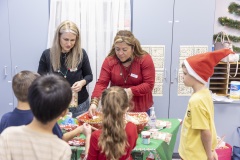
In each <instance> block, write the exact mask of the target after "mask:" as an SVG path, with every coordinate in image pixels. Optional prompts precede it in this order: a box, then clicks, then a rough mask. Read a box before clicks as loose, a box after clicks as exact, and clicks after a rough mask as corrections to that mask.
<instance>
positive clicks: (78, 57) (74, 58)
mask: <svg viewBox="0 0 240 160" xmlns="http://www.w3.org/2000/svg"><path fill="white" fill-rule="evenodd" d="M65 32H71V33H73V34H75V35H76V41H75V44H74V46H73V48H72V49H71V51H70V52H69V54H68V56H67V59H66V61H65V64H66V67H67V68H77V67H78V64H79V63H80V62H81V61H82V58H83V53H82V49H81V35H80V32H79V29H78V27H77V25H76V24H75V23H73V22H71V21H68V20H66V21H63V22H62V23H61V24H60V25H59V26H58V28H57V30H56V32H55V35H54V39H53V45H52V47H51V48H50V57H51V64H52V67H53V70H54V71H55V72H56V71H57V70H59V69H60V67H61V63H60V57H61V52H62V47H61V45H60V36H61V34H63V33H65Z"/></svg>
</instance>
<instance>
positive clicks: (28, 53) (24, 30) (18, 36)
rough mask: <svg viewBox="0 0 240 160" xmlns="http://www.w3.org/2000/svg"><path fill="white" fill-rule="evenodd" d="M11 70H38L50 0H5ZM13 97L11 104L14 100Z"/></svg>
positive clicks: (15, 71)
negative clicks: (7, 12) (7, 5)
mask: <svg viewBox="0 0 240 160" xmlns="http://www.w3.org/2000/svg"><path fill="white" fill-rule="evenodd" d="M8 4H9V7H8V8H9V24H10V25H9V28H10V40H11V58H12V74H13V75H15V74H16V73H18V72H20V71H22V70H30V71H35V72H36V71H37V68H38V63H39V59H40V56H41V54H42V52H43V51H44V50H45V49H46V46H47V35H48V21H49V1H48V0H41V1H32V0H18V1H16V0H8ZM16 101H17V100H16V98H14V104H16V103H17V102H16Z"/></svg>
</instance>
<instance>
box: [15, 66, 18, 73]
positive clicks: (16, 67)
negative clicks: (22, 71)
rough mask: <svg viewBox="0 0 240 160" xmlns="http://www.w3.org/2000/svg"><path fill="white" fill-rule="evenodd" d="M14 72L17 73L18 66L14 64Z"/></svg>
mask: <svg viewBox="0 0 240 160" xmlns="http://www.w3.org/2000/svg"><path fill="white" fill-rule="evenodd" d="M14 68H15V74H17V70H18V66H15V67H14Z"/></svg>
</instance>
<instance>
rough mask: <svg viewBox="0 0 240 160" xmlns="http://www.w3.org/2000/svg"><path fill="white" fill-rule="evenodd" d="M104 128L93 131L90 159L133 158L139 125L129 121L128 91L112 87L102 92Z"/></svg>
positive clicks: (125, 159)
mask: <svg viewBox="0 0 240 160" xmlns="http://www.w3.org/2000/svg"><path fill="white" fill-rule="evenodd" d="M101 105H102V114H103V121H102V129H101V130H97V131H95V132H93V133H92V135H91V139H90V148H89V151H88V156H87V159H88V160H107V159H108V160H132V157H131V151H132V150H133V148H134V147H135V146H136V141H137V138H138V134H137V126H136V125H135V124H133V123H132V122H127V123H126V121H125V119H124V115H125V113H126V112H127V110H128V108H129V100H128V96H127V93H126V91H125V90H124V89H123V88H121V87H117V86H115V87H110V88H108V89H106V90H105V91H104V92H103V93H102V99H101Z"/></svg>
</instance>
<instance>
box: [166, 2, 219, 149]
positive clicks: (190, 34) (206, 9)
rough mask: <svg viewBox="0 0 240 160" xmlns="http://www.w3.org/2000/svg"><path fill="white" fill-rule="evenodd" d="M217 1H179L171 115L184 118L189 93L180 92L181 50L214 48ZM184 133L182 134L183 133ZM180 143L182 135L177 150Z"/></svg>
mask: <svg viewBox="0 0 240 160" xmlns="http://www.w3.org/2000/svg"><path fill="white" fill-rule="evenodd" d="M214 10H215V0H201V1H192V0H175V6H174V27H173V45H172V46H173V47H172V54H171V69H172V72H171V87H170V105H169V113H170V114H169V118H180V119H183V118H184V115H185V111H186V109H187V104H188V100H189V98H190V97H189V96H179V95H178V78H177V72H178V70H179V56H180V55H179V52H180V46H181V45H208V51H211V46H212V36H213V29H214V28H213V27H214V14H215V12H214ZM179 135H180V134H179ZM178 146H179V137H178V139H177V143H176V145H175V151H174V152H177V148H178Z"/></svg>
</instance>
